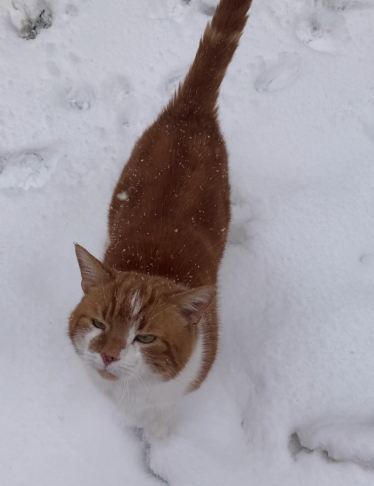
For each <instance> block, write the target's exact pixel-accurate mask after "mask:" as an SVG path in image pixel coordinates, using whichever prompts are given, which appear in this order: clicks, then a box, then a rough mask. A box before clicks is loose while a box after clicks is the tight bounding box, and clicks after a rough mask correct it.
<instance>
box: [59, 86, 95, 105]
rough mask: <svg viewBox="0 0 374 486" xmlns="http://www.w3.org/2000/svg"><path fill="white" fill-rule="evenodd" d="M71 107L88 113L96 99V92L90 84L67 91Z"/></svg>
mask: <svg viewBox="0 0 374 486" xmlns="http://www.w3.org/2000/svg"><path fill="white" fill-rule="evenodd" d="M65 93H66V99H67V101H68V103H69V106H70V107H71V108H73V109H74V110H78V111H87V110H89V109H90V108H91V105H92V102H93V100H94V98H95V95H94V91H93V89H92V87H91V86H90V85H89V84H88V83H84V82H82V83H79V84H78V85H76V86H71V87H68V88H67V89H66V90H65Z"/></svg>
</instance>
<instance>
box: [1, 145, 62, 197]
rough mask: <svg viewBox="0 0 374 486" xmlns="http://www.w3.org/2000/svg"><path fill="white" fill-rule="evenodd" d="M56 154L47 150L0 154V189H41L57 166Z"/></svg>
mask: <svg viewBox="0 0 374 486" xmlns="http://www.w3.org/2000/svg"><path fill="white" fill-rule="evenodd" d="M57 161H58V160H57V156H56V153H54V152H52V151H51V150H49V149H41V150H25V151H22V152H16V153H13V154H3V155H1V154H0V189H8V188H11V187H20V188H21V189H25V190H27V189H29V188H30V187H42V186H44V185H45V184H46V182H47V181H48V179H49V178H50V177H51V174H52V173H53V172H54V171H55V169H56V166H57Z"/></svg>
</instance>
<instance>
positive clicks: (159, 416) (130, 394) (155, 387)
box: [95, 336, 204, 438]
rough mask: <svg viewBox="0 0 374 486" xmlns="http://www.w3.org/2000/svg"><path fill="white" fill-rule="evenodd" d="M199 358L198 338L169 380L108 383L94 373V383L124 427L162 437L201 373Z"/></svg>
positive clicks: (201, 349)
mask: <svg viewBox="0 0 374 486" xmlns="http://www.w3.org/2000/svg"><path fill="white" fill-rule="evenodd" d="M203 356H204V346H203V339H202V337H201V336H199V337H198V339H197V342H196V346H195V349H194V351H193V353H192V356H191V358H190V360H189V361H188V363H187V365H186V366H185V367H184V368H183V370H182V371H181V372H180V373H179V374H178V376H176V377H175V378H173V379H172V380H168V381H161V380H160V379H159V378H158V377H156V376H154V375H153V376H152V377H151V376H149V377H147V378H145V377H143V378H142V377H141V376H136V375H134V376H129V377H128V378H127V377H125V378H121V379H119V380H117V381H114V382H108V381H105V380H103V379H102V378H100V377H99V376H98V374H97V373H95V382H96V383H98V385H99V386H100V388H101V389H103V390H104V391H106V392H107V393H109V395H110V396H111V397H112V398H113V399H114V401H115V402H116V404H117V406H118V408H119V410H120V412H121V415H123V418H124V421H125V423H126V425H128V426H137V427H144V428H145V431H146V434H147V435H149V436H153V437H157V438H163V437H165V436H167V435H168V434H169V432H170V429H171V428H172V424H173V410H174V408H175V406H176V405H177V403H178V402H179V401H180V399H181V398H182V396H183V395H184V394H185V393H186V391H187V389H188V387H189V385H190V384H191V383H192V382H193V380H194V379H195V378H196V377H197V375H198V373H199V372H200V370H201V366H202V363H203Z"/></svg>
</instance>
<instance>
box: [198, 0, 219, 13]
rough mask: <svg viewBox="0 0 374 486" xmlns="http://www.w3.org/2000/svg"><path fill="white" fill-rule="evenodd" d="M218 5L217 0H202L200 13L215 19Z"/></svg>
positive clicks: (199, 8)
mask: <svg viewBox="0 0 374 486" xmlns="http://www.w3.org/2000/svg"><path fill="white" fill-rule="evenodd" d="M217 5H218V1H217V0H200V2H199V5H198V10H199V12H200V13H202V14H204V15H208V16H209V17H213V15H214V12H215V11H216V8H217Z"/></svg>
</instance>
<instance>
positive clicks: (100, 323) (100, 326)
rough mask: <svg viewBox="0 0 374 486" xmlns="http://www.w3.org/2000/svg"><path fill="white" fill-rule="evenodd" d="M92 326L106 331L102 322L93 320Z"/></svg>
mask: <svg viewBox="0 0 374 486" xmlns="http://www.w3.org/2000/svg"><path fill="white" fill-rule="evenodd" d="M92 324H93V325H94V326H95V327H97V328H98V329H101V330H102V331H105V324H103V323H102V322H100V321H98V320H96V319H92Z"/></svg>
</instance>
